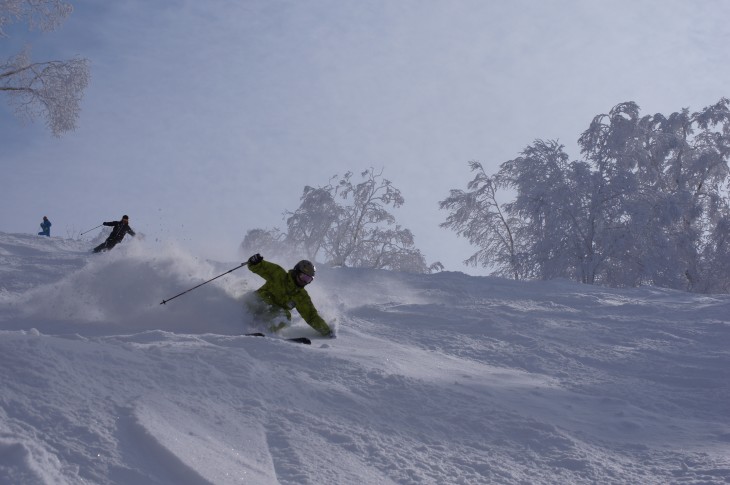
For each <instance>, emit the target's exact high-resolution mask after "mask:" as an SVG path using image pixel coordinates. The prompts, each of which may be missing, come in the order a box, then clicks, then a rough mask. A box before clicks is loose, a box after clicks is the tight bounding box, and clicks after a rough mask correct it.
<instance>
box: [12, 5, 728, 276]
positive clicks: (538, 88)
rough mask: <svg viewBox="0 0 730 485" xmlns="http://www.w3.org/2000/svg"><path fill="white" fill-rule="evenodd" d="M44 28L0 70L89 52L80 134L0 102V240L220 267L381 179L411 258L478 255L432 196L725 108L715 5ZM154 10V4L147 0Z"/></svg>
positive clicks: (183, 19)
mask: <svg viewBox="0 0 730 485" xmlns="http://www.w3.org/2000/svg"><path fill="white" fill-rule="evenodd" d="M72 3H73V5H74V6H75V12H74V13H73V14H72V16H71V17H70V18H69V19H68V20H67V21H66V23H64V25H63V26H62V27H61V29H59V30H58V31H56V32H53V33H49V34H43V35H37V34H35V33H34V34H28V33H27V32H25V31H24V30H23V29H19V28H14V29H10V30H9V33H10V34H11V37H10V38H8V39H3V40H0V59H5V58H7V57H9V56H10V55H12V54H15V53H16V52H17V50H18V49H19V47H20V46H21V45H22V44H23V43H24V42H26V41H32V45H33V54H34V58H35V59H36V60H48V59H51V58H54V59H67V58H70V57H72V56H74V55H79V56H81V57H86V58H88V59H89V60H90V61H91V65H92V79H91V83H90V86H89V88H88V89H87V91H86V94H85V98H84V102H83V110H82V113H81V119H80V121H79V127H78V129H77V131H75V132H73V133H70V134H67V135H65V136H63V137H62V138H61V139H55V138H53V137H52V136H51V135H50V132H49V131H48V130H47V129H46V128H45V126H44V125H43V123H42V122H36V123H35V124H25V125H23V124H22V123H19V122H18V121H17V120H16V119H15V118H14V117H13V116H12V113H11V111H10V108H9V107H8V105H7V104H6V103H5V101H6V100H5V99H4V98H3V99H2V102H0V123H1V125H0V126H2V129H0V167H1V169H2V172H1V175H0V231H5V232H33V231H36V232H37V231H38V230H39V228H38V224H39V223H40V222H41V218H42V216H44V215H47V216H49V218H50V219H51V221H52V222H53V224H54V226H53V230H52V234H53V235H54V236H62V237H66V236H69V235H71V234H72V233H74V232H75V233H78V232H80V231H84V230H86V229H90V228H92V227H94V226H95V225H97V224H99V223H101V222H102V221H104V220H113V219H119V218H120V217H121V215H122V214H125V213H126V214H129V215H130V217H131V225H132V227H134V228H135V230H137V231H139V232H143V233H145V234H146V235H147V236H148V237H151V238H153V239H159V240H160V241H164V240H170V239H174V240H177V241H180V242H181V243H183V244H185V245H187V246H189V247H190V248H191V249H192V250H194V251H196V252H198V254H200V255H202V256H205V257H214V258H215V259H217V260H223V261H225V260H237V259H238V258H239V255H238V251H237V249H238V245H239V243H240V242H241V240H242V238H243V236H244V235H245V233H246V231H247V230H248V229H253V228H271V227H274V226H280V227H283V220H282V213H283V212H284V211H285V210H294V209H296V208H297V207H298V205H299V196H300V195H301V191H302V189H303V188H304V186H305V185H313V186H318V185H324V184H326V183H327V181H328V180H329V178H330V177H331V176H332V175H334V174H342V173H344V172H346V171H348V170H350V171H353V172H355V173H359V172H360V171H362V170H363V169H366V168H368V167H375V168H385V176H386V178H388V179H390V180H391V181H392V182H393V184H394V185H395V186H396V187H397V188H399V189H400V190H401V191H402V193H403V195H404V197H405V199H406V203H405V206H404V207H402V208H401V209H399V210H396V211H394V214H395V215H396V217H397V218H398V222H399V223H400V224H402V225H403V226H405V227H408V228H410V229H411V230H412V231H413V232H414V234H415V236H416V245H417V247H418V248H420V249H421V250H422V251H423V252H424V253H425V254H426V257H427V261H428V262H429V263H431V262H434V261H441V262H442V263H444V264H445V265H446V269H447V270H460V271H465V272H467V273H472V274H482V272H481V271H480V270H479V269H475V268H467V267H464V266H463V265H462V264H461V261H462V260H464V259H466V258H467V257H469V256H470V255H471V254H472V252H474V251H475V250H476V248H474V247H472V246H469V245H468V244H467V243H466V242H465V241H464V240H463V239H459V238H457V237H456V235H455V234H454V233H452V232H451V231H448V230H445V229H441V228H439V227H438V225H439V223H441V222H443V221H444V220H445V218H446V217H447V213H446V212H444V211H440V210H439V209H438V202H439V201H440V200H443V199H444V198H445V197H446V196H447V195H448V193H449V190H451V189H464V188H465V187H466V184H467V182H468V181H469V180H471V178H472V174H471V172H470V171H469V169H468V165H467V162H468V161H470V160H479V161H481V162H482V163H484V164H485V166H487V167H489V169H490V171H492V172H494V171H496V170H497V167H498V166H499V164H500V163H502V162H504V161H507V160H509V159H511V158H514V157H515V156H517V155H518V153H519V152H520V151H521V150H522V149H523V148H524V147H525V146H527V145H528V144H530V143H532V141H533V140H535V139H537V138H542V139H559V140H560V141H561V142H562V143H564V144H565V145H566V148H567V150H568V153H569V155H570V157H571V158H573V159H575V158H578V157H579V154H578V152H577V148H576V140H577V139H578V137H579V135H580V133H581V132H582V131H583V130H585V129H586V128H587V127H588V124H589V123H590V121H591V119H592V118H593V117H594V116H595V115H597V114H600V113H605V112H607V111H608V110H610V109H611V107H613V106H615V105H616V104H618V103H620V102H624V101H635V102H637V103H638V104H639V106H640V107H641V108H642V112H643V113H645V114H653V113H656V112H661V113H665V114H669V113H671V112H674V111H678V110H680V109H681V108H683V107H688V108H690V109H691V110H693V111H694V110H699V109H701V108H703V107H705V106H707V105H709V104H713V103H715V102H716V101H718V100H719V99H720V98H721V97H723V96H730V89H729V88H728V81H729V80H730V79H729V78H730V68H729V67H728V66H730V62H728V61H729V60H730V53H729V52H728V50H727V48H726V46H727V45H730V25H729V24H728V23H727V19H730V2H725V1H722V0H716V1H710V0H703V1H689V0H686V1H678V0H656V1H654V0H651V1H649V0H643V1H635V0H627V1H623V0H622V1H611V2H600V3H599V2H597V1H584V0H575V1H572V0H561V1H558V0H552V1H541V2H536V1H510V2H501V1H500V2H498V1H486V0H474V1H464V0H451V1H448V2H444V1H436V0H425V1H424V0H412V1H411V0H398V1H396V0H380V1H378V0H370V1H367V2H362V1H355V0H329V1H328V0H313V1H307V2H300V1H271V0H260V1H259V0H255V1H238V2H232V1H224V0H210V1H206V2H198V1H194V0H175V1H167V2H148V1H144V0H130V1H119V2H103V6H100V2H97V1H93V0H86V1H73V2H72ZM162 5H164V6H162Z"/></svg>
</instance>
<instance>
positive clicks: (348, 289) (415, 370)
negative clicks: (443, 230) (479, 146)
mask: <svg viewBox="0 0 730 485" xmlns="http://www.w3.org/2000/svg"><path fill="white" fill-rule="evenodd" d="M90 248H91V244H90V243H89V242H83V241H72V240H64V239H60V238H55V237H53V238H42V237H38V236H30V235H21V234H5V233H0V483H3V484H81V483H88V484H237V483H241V484H244V483H245V484H276V483H280V484H376V483H377V484H388V483H397V484H491V483H494V484H566V483H586V484H587V483H591V484H593V483H601V484H611V483H616V484H667V483H676V484H727V483H730V373H729V370H730V350H729V348H730V317H729V316H728V315H729V313H728V310H730V297H728V296H726V295H712V296H707V295H693V294H687V293H681V292H677V291H669V290H662V289H657V288H639V289H622V290H616V289H606V288H600V287H591V286H585V285H579V284H575V283H572V282H565V281H556V282H529V283H526V282H514V281H510V280H504V279H499V278H489V277H470V276H467V275H464V274H462V273H451V272H445V273H439V274H434V275H409V274H399V273H392V272H385V271H369V270H356V269H342V268H340V269H328V268H320V270H319V272H318V275H317V279H316V281H315V283H314V284H313V285H311V287H310V288H311V291H310V293H311V294H312V297H313V299H314V301H315V303H316V304H317V306H318V307H319V308H320V310H321V313H322V314H323V316H324V317H325V318H326V319H327V320H329V321H336V326H337V330H338V338H337V339H336V340H326V341H325V340H314V341H313V345H311V346H306V345H300V344H294V343H290V342H285V341H282V340H278V339H273V338H256V337H245V336H241V333H244V332H246V331H251V330H253V329H255V328H256V324H255V323H254V322H251V321H250V319H248V318H247V317H246V314H245V312H244V311H243V308H242V305H241V301H240V300H241V297H242V296H243V295H244V294H246V293H247V292H249V291H251V290H253V289H255V288H257V287H258V286H259V285H260V284H261V280H260V279H259V278H258V277H257V276H255V275H253V274H251V273H250V272H249V271H248V269H246V268H240V269H238V270H236V271H233V272H232V273H230V274H228V275H226V276H224V277H222V278H219V279H217V280H215V281H214V282H212V283H210V284H207V285H204V286H202V287H200V288H198V289H196V290H194V291H192V292H190V293H188V294H185V295H183V296H181V297H179V298H177V299H175V300H173V301H171V302H169V303H168V304H166V305H160V304H159V303H160V302H161V301H162V300H163V299H166V298H169V297H171V296H173V295H175V294H177V293H179V292H181V291H183V290H185V289H188V288H190V287H192V286H195V285H197V284H199V283H201V282H203V281H205V280H207V279H209V278H212V277H214V276H216V275H218V274H220V273H222V272H224V271H227V270H229V269H232V268H235V267H237V266H238V265H239V264H240V262H212V261H205V260H201V259H198V258H196V257H195V256H194V255H191V254H188V253H186V252H184V251H183V250H181V249H178V248H176V247H174V246H165V245H162V244H156V245H154V244H151V243H147V242H146V241H139V240H135V239H132V240H129V241H128V240H125V241H124V243H123V244H121V245H119V246H117V248H115V249H114V250H113V251H111V252H109V253H106V254H100V255H92V254H90V253H89V249H90ZM295 259H296V258H295ZM277 262H279V263H281V264H282V265H284V266H290V265H292V264H293V263H294V262H295V261H294V259H293V260H292V261H277ZM288 334H289V335H291V336H294V335H296V336H300V335H306V336H310V337H312V338H315V337H316V336H315V335H314V332H313V331H312V330H311V329H309V327H307V326H306V325H305V324H303V323H302V322H301V321H296V322H295V325H294V326H293V327H292V328H291V329H288Z"/></svg>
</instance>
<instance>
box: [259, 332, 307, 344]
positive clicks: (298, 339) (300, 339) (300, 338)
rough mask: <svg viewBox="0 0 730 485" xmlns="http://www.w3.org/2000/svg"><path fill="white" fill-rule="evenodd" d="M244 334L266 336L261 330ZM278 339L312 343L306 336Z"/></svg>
mask: <svg viewBox="0 0 730 485" xmlns="http://www.w3.org/2000/svg"><path fill="white" fill-rule="evenodd" d="M245 335H246V337H266V334H264V333H261V332H254V333H247V334H245ZM277 338H278V337H277ZM280 340H288V341H289V342H296V343H298V344H305V345H312V341H311V340H309V339H308V338H307V337H294V338H282V339H280Z"/></svg>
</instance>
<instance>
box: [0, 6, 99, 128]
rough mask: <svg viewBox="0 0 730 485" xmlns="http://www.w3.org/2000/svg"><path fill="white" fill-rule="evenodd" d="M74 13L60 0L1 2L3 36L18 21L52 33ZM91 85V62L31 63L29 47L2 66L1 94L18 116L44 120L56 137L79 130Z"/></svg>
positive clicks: (0, 76)
mask: <svg viewBox="0 0 730 485" xmlns="http://www.w3.org/2000/svg"><path fill="white" fill-rule="evenodd" d="M72 10H73V9H72V7H71V5H70V4H68V3H65V2H63V1H61V0H32V1H30V0H1V1H0V37H5V36H6V34H5V31H4V30H3V27H4V26H5V25H8V24H10V23H12V22H16V21H27V22H28V24H29V26H30V28H39V29H41V30H43V31H49V30H53V29H55V28H56V27H58V26H59V25H60V24H61V23H62V22H63V20H64V19H65V18H66V17H67V16H68V15H69V14H70V13H71V11H72ZM88 82H89V67H88V61H87V60H86V59H82V58H74V59H70V60H66V61H45V62H32V61H31V58H30V49H29V48H28V47H26V48H24V49H23V50H22V51H21V52H20V53H18V54H17V55H15V56H12V57H10V58H9V59H7V60H6V61H5V62H4V63H2V64H0V91H2V92H4V93H5V94H7V95H8V98H9V102H10V104H11V106H12V107H13V108H14V109H15V112H16V114H17V115H18V116H19V117H21V118H22V119H26V120H33V119H36V118H39V117H42V118H45V120H46V123H47V125H48V127H49V129H50V130H51V132H52V133H53V135H54V136H60V135H61V134H62V133H64V132H67V131H71V130H73V129H74V128H75V127H76V122H77V120H78V116H79V112H80V103H81V97H82V95H83V92H84V89H85V88H86V86H87V85H88Z"/></svg>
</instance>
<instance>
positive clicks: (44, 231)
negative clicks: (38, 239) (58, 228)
mask: <svg viewBox="0 0 730 485" xmlns="http://www.w3.org/2000/svg"><path fill="white" fill-rule="evenodd" d="M38 235H39V236H48V237H51V221H49V220H48V217H46V216H43V222H41V232H39V233H38Z"/></svg>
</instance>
